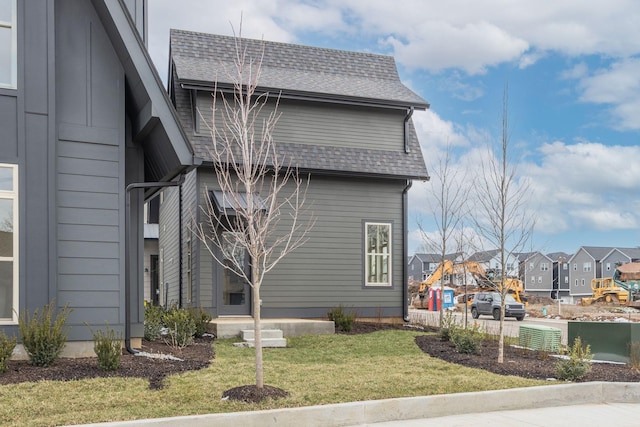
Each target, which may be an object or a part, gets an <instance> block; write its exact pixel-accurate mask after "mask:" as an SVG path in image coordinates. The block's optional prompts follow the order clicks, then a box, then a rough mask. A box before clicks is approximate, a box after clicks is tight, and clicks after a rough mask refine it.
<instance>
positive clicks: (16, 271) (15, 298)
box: [0, 163, 20, 325]
mask: <svg viewBox="0 0 640 427" xmlns="http://www.w3.org/2000/svg"><path fill="white" fill-rule="evenodd" d="M0 168H3V169H11V170H12V181H13V188H12V189H11V190H0V199H2V200H11V201H12V202H13V218H12V220H13V256H10V257H3V256H0V261H10V262H12V263H13V281H12V283H13V295H12V302H11V305H12V310H11V317H10V318H9V317H3V318H0V324H5V325H6V324H16V323H18V313H19V307H20V305H19V304H20V286H19V285H20V284H19V278H20V268H19V265H20V259H19V254H20V250H19V249H20V248H19V246H18V243H19V241H20V239H19V232H20V228H19V226H20V224H19V223H18V219H19V217H18V204H19V200H18V188H19V187H18V165H13V164H5V163H0Z"/></svg>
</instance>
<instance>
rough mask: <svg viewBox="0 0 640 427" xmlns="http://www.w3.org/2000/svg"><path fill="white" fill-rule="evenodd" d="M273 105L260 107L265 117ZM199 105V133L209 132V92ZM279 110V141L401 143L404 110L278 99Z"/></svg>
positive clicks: (396, 146) (383, 146)
mask: <svg viewBox="0 0 640 427" xmlns="http://www.w3.org/2000/svg"><path fill="white" fill-rule="evenodd" d="M223 108H224V107H223V105H222V103H219V104H218V105H217V116H216V121H217V123H218V126H221V125H222V121H221V117H222V111H223ZM274 108H275V104H274V102H273V101H269V102H268V103H267V104H266V105H265V106H264V107H263V109H262V112H261V115H262V117H267V116H268V114H271V113H272V112H273V111H274ZM198 109H199V114H198V113H196V117H197V118H198V120H199V128H200V133H202V134H208V126H207V125H206V122H209V123H210V121H211V111H212V97H211V94H209V93H206V92H199V93H198ZM278 114H279V115H280V116H279V119H278V122H277V124H276V127H275V130H274V132H273V137H274V140H275V141H278V142H279V143H300V144H311V145H318V146H329V147H331V146H334V147H347V148H367V149H379V150H396V151H397V150H401V149H402V148H403V146H404V139H403V138H404V115H405V113H404V112H403V111H389V110H383V109H375V108H362V107H359V108H352V107H349V106H339V105H330V106H329V105H323V104H319V103H302V102H297V101H290V100H281V102H280V105H279V106H278ZM257 122H258V123H262V122H261V121H260V120H258V121H257Z"/></svg>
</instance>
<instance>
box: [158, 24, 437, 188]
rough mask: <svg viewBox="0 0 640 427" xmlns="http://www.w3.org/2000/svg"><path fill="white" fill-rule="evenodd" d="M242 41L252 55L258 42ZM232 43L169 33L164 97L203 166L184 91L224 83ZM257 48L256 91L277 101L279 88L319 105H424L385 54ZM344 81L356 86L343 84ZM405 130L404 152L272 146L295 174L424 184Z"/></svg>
mask: <svg viewBox="0 0 640 427" xmlns="http://www.w3.org/2000/svg"><path fill="white" fill-rule="evenodd" d="M243 40H244V41H245V42H247V44H246V47H247V48H248V49H249V50H250V52H249V55H250V56H251V55H257V54H259V52H260V50H259V49H260V47H261V44H262V41H258V40H248V39H243ZM234 43H235V38H234V37H228V36H219V35H211V34H203V33H194V32H189V31H181V30H171V59H170V60H171V61H173V67H172V75H171V78H172V86H173V87H172V96H173V99H174V102H175V106H176V110H177V111H178V115H179V117H180V121H181V122H182V125H183V127H184V128H185V131H186V132H187V134H188V135H189V138H190V141H191V144H192V145H193V148H194V151H195V154H196V156H198V157H200V158H202V159H204V160H205V162H206V161H207V160H209V158H210V154H209V151H208V147H210V145H211V136H210V135H208V134H198V133H196V132H194V123H193V116H192V114H191V113H190V111H191V108H192V100H191V98H190V94H189V91H188V89H185V88H193V87H198V88H200V87H202V88H203V89H207V88H209V89H212V88H213V85H214V82H215V80H216V78H218V81H217V84H218V87H220V85H222V84H224V83H225V80H224V79H225V75H226V74H225V73H224V72H220V71H221V70H222V68H223V67H233V63H232V61H233V55H234V53H235V49H236V47H235V44H234ZM264 43H265V45H264V46H265V54H264V59H263V63H262V67H263V68H262V74H261V78H260V87H261V88H262V89H263V90H269V89H277V90H278V91H279V93H280V91H282V92H281V93H282V97H285V91H288V94H289V95H295V94H297V95H302V94H305V95H306V97H307V98H309V99H314V98H315V99H318V100H321V101H325V102H326V101H327V100H332V99H333V100H338V101H339V100H342V101H343V102H346V101H347V100H352V101H354V102H355V103H366V104H371V105H377V106H379V107H385V106H386V107H390V108H398V107H399V106H402V107H403V108H410V107H414V108H426V107H428V104H427V103H426V101H424V100H423V99H422V98H421V97H419V96H418V95H416V94H415V93H413V92H412V91H411V90H409V89H408V88H407V87H405V86H404V85H403V84H402V82H400V79H399V77H398V72H397V70H396V67H395V61H394V60H393V58H392V57H390V56H384V55H373V54H368V53H358V52H345V51H339V50H332V49H323V48H315V47H308V46H298V45H291V44H284V43H274V42H264ZM347 81H351V82H355V83H358V84H354V85H347V84H346V82H347ZM226 83H227V84H230V83H229V82H228V81H227V82H226ZM376 85H378V86H376ZM381 88H383V89H381ZM386 96H388V97H389V99H386V98H385V97H386ZM407 129H408V134H407V136H408V148H409V152H408V153H406V152H405V151H404V149H402V148H400V147H399V148H398V150H380V149H364V148H361V147H358V148H356V147H339V146H325V145H312V144H306V143H286V142H282V141H279V142H278V145H277V147H278V150H279V152H280V154H282V155H284V156H285V158H286V160H287V162H291V164H295V165H296V166H297V167H298V168H299V169H300V170H302V171H310V172H315V173H328V174H349V175H360V176H375V177H389V178H402V179H405V178H406V179H428V177H429V175H428V172H427V169H426V166H425V163H424V158H423V157H422V151H421V148H420V143H419V142H418V138H417V135H416V131H415V128H414V125H413V121H412V120H409V122H408V126H407Z"/></svg>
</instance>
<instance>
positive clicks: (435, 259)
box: [409, 252, 464, 281]
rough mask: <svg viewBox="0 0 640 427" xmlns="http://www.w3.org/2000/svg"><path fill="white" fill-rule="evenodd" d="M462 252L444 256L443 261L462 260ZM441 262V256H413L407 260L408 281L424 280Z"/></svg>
mask: <svg viewBox="0 0 640 427" xmlns="http://www.w3.org/2000/svg"><path fill="white" fill-rule="evenodd" d="M463 257H464V256H463V254H462V252H454V253H451V254H446V255H445V257H444V258H445V259H446V260H448V261H453V262H458V261H461V260H462V259H463ZM441 261H442V255H441V254H415V255H413V256H412V257H411V258H409V279H410V280H419V281H422V280H425V279H426V278H427V277H428V276H429V275H430V274H431V273H433V272H434V271H435V269H436V268H437V267H438V265H440V262H441Z"/></svg>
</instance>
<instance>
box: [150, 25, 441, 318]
mask: <svg viewBox="0 0 640 427" xmlns="http://www.w3.org/2000/svg"><path fill="white" fill-rule="evenodd" d="M243 43H244V46H245V47H246V48H247V49H248V51H249V54H250V56H252V57H254V58H255V57H257V56H258V55H259V54H260V52H261V49H262V42H261V41H257V40H244V42H243ZM234 55H235V39H234V38H232V37H225V36H218V35H211V34H202V33H194V32H187V31H177V30H173V31H172V32H171V52H170V61H171V63H170V82H169V93H170V96H171V98H172V100H173V102H174V104H175V107H176V109H177V111H178V114H179V117H180V120H181V122H182V125H183V127H184V129H185V131H186V132H187V134H188V137H189V139H190V141H191V143H192V145H193V147H194V150H195V152H196V153H197V154H198V155H199V156H201V157H202V158H203V159H204V162H203V164H202V166H200V167H198V168H197V169H196V170H194V171H192V172H190V173H189V174H187V176H186V179H185V182H184V184H183V185H182V186H181V187H180V188H173V189H165V190H164V191H163V193H162V199H161V204H160V236H159V250H160V261H159V262H160V277H161V283H162V286H161V294H162V295H161V300H163V301H166V303H168V304H171V303H177V304H182V305H194V306H200V307H203V308H205V309H206V310H208V311H209V312H210V313H211V314H212V315H213V316H214V317H219V316H225V315H227V316H228V315H235V316H238V315H249V314H250V313H251V307H250V302H251V297H250V292H251V290H250V289H249V288H248V286H247V285H246V284H244V283H243V282H242V281H240V280H239V279H238V277H237V276H235V275H234V274H232V273H230V272H229V271H228V270H225V269H222V268H220V266H219V265H217V264H216V262H215V261H214V260H213V258H212V257H211V255H210V254H209V253H208V252H207V250H205V248H204V247H203V246H202V245H201V244H200V242H199V241H198V240H196V239H194V237H193V236H192V234H191V233H190V232H189V229H190V225H189V223H190V222H199V221H201V220H202V218H201V212H200V209H199V207H200V206H202V205H203V203H204V202H205V201H206V198H208V197H215V193H213V192H212V190H216V188H217V183H216V178H215V174H214V173H213V170H212V168H211V160H210V157H209V155H208V152H207V147H208V146H211V144H212V138H211V135H210V133H209V132H208V131H207V121H208V120H209V117H211V114H212V111H211V110H212V95H213V93H214V87H215V84H216V80H217V88H218V90H220V91H222V92H224V91H227V92H228V91H229V90H230V89H231V88H232V86H231V82H230V81H229V80H228V79H227V77H226V73H225V72H224V71H223V70H224V69H225V68H226V69H230V68H233V67H234V65H233V57H234ZM262 67H263V68H262V78H261V80H260V86H261V87H259V88H258V90H259V91H266V92H270V93H271V94H272V95H278V94H279V95H280V101H279V106H278V111H279V112H280V114H281V116H280V119H279V121H278V126H277V127H276V129H275V135H274V139H275V141H276V142H277V144H278V148H279V150H281V154H282V153H286V155H287V158H288V159H290V160H291V162H292V164H294V165H296V166H297V167H298V168H299V170H300V171H301V172H303V173H305V174H310V176H311V178H310V186H309V189H308V192H307V200H308V201H311V202H312V204H313V208H312V210H313V214H314V216H315V217H316V223H315V226H314V228H313V229H312V231H311V233H310V234H309V235H308V237H309V240H308V242H307V243H306V244H305V245H304V246H302V247H301V248H300V249H298V250H297V251H295V252H294V253H292V254H290V255H289V256H288V257H287V258H285V259H284V260H283V261H282V262H281V263H280V264H278V266H277V268H276V269H275V270H273V271H272V272H271V273H270V275H268V276H267V278H266V282H265V283H264V284H263V287H262V289H261V297H262V304H263V305H262V313H263V316H264V317H265V318H274V317H300V318H322V317H325V316H326V314H327V312H328V311H329V310H330V309H332V308H334V307H336V306H338V305H339V304H343V305H344V306H346V307H352V308H354V309H356V310H357V311H358V315H359V316H360V317H368V316H376V315H378V314H382V315H384V316H385V317H406V316H407V315H408V313H407V306H408V301H407V295H406V292H407V289H406V283H407V280H408V271H407V259H408V254H407V240H406V236H407V191H408V190H409V188H410V186H411V182H412V180H414V179H420V180H426V179H428V175H427V170H426V168H425V163H424V159H423V157H422V153H421V150H420V145H419V143H418V140H417V138H416V133H415V129H414V126H413V123H412V120H411V115H412V112H413V111H414V109H426V108H428V104H427V103H426V102H425V101H424V100H423V99H422V98H421V97H419V96H418V95H416V94H415V93H414V92H412V91H411V90H409V89H408V88H407V87H405V86H404V85H403V84H402V83H401V81H400V79H399V76H398V72H397V70H396V65H395V61H394V59H393V58H392V57H389V56H383V55H374V54H368V53H357V52H346V51H339V50H332V49H323V48H316V47H309V46H299V45H292V44H283V43H273V42H264V59H263V63H262ZM216 96H220V94H219V93H217V94H216ZM271 98H272V99H271V100H270V101H269V102H268V103H267V105H266V106H265V107H264V109H265V110H268V111H273V109H274V105H275V99H273V98H274V97H273V96H272V97H271ZM373 240H375V241H376V244H377V246H379V247H382V248H383V252H384V256H380V257H378V258H376V259H377V260H378V261H377V262H376V263H371V262H368V261H367V259H369V260H371V259H374V254H373V253H371V252H370V248H371V245H370V244H367V242H372V241H373ZM374 268H377V269H378V270H377V271H378V272H381V273H382V274H373V273H374V270H373V269H374Z"/></svg>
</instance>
